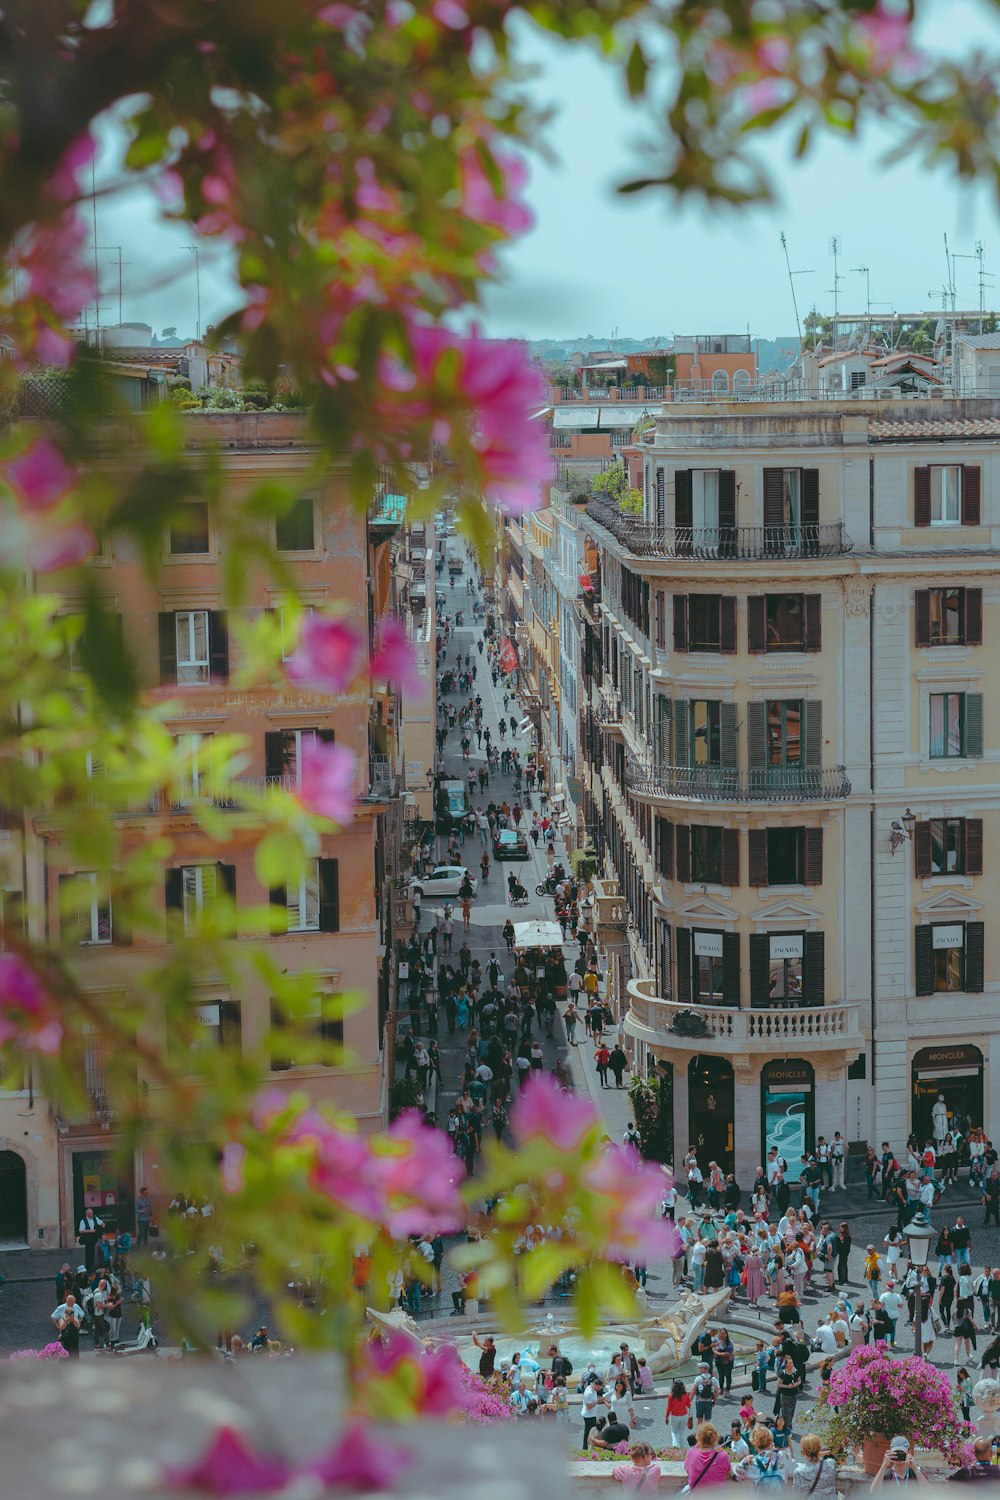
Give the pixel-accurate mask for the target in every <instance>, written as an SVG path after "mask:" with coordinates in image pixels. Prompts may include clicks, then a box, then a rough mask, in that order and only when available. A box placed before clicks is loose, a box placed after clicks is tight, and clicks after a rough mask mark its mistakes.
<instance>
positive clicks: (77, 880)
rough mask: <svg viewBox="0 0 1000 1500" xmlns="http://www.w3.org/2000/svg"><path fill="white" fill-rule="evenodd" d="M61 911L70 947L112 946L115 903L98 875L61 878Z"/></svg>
mask: <svg viewBox="0 0 1000 1500" xmlns="http://www.w3.org/2000/svg"><path fill="white" fill-rule="evenodd" d="M59 909H60V931H61V933H62V936H63V938H64V940H65V941H66V942H67V943H74V944H76V945H77V946H78V947H81V948H88V947H91V946H96V945H98V944H102V943H110V942H111V899H110V897H109V896H108V893H107V891H106V890H104V889H102V888H101V887H100V885H99V884H98V877H97V874H96V873H95V872H93V871H89V872H82V873H79V874H76V875H60V877H59Z"/></svg>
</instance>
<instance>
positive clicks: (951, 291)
mask: <svg viewBox="0 0 1000 1500" xmlns="http://www.w3.org/2000/svg"><path fill="white" fill-rule="evenodd" d="M944 264H945V275H946V276H947V278H948V280H947V282H946V286H947V289H948V295H949V297H950V298H951V310H952V312H953V313H954V311H955V257H954V256H953V255H952V254H951V252H950V251H949V249H948V236H947V235H945V236H944Z"/></svg>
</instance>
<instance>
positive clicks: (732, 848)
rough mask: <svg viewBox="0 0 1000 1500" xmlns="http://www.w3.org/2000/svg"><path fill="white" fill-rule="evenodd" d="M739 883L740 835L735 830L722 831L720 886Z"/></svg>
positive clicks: (726, 829)
mask: <svg viewBox="0 0 1000 1500" xmlns="http://www.w3.org/2000/svg"><path fill="white" fill-rule="evenodd" d="M739 883H740V834H739V829H737V828H724V829H723V830H722V884H723V885H739Z"/></svg>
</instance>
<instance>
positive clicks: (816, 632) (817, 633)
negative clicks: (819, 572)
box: [802, 594, 823, 651]
mask: <svg viewBox="0 0 1000 1500" xmlns="http://www.w3.org/2000/svg"><path fill="white" fill-rule="evenodd" d="M803 602H804V609H803V621H802V624H803V632H804V636H803V638H804V642H805V648H806V650H807V651H820V650H822V646H823V596H822V594H806V595H805V598H804V601H803Z"/></svg>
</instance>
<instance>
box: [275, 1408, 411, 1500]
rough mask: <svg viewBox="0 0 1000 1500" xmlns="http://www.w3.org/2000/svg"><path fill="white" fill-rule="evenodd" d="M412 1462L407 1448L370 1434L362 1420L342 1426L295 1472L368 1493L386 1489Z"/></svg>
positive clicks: (339, 1486) (364, 1493)
mask: <svg viewBox="0 0 1000 1500" xmlns="http://www.w3.org/2000/svg"><path fill="white" fill-rule="evenodd" d="M411 1463H412V1458H411V1456H410V1454H409V1453H408V1452H406V1451H405V1450H404V1449H402V1448H396V1447H394V1446H393V1445H392V1444H391V1443H387V1442H386V1441H385V1440H384V1438H381V1437H378V1436H373V1434H372V1432H371V1429H370V1428H369V1427H368V1426H367V1425H366V1424H364V1423H362V1422H352V1423H350V1424H349V1426H347V1427H345V1428H344V1430H343V1432H342V1433H341V1434H340V1437H339V1438H338V1439H337V1441H336V1442H335V1443H334V1444H333V1445H332V1446H331V1447H330V1448H328V1449H327V1450H326V1452H325V1453H320V1454H318V1455H317V1456H316V1457H315V1458H312V1459H310V1460H309V1461H308V1462H307V1463H305V1464H303V1465H302V1466H301V1468H299V1469H298V1470H297V1471H296V1473H297V1475H299V1474H301V1475H312V1476H313V1477H314V1478H316V1479H318V1480H320V1481H321V1483H323V1484H325V1485H329V1486H331V1487H335V1488H337V1489H344V1490H349V1491H351V1492H352V1493H354V1494H362V1495H369V1494H372V1493H374V1492H376V1491H378V1490H387V1489H389V1488H390V1486H391V1485H393V1484H395V1482H396V1480H397V1479H398V1478H399V1476H400V1475H401V1474H403V1473H404V1472H405V1471H406V1469H408V1468H409V1466H410V1464H411Z"/></svg>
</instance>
